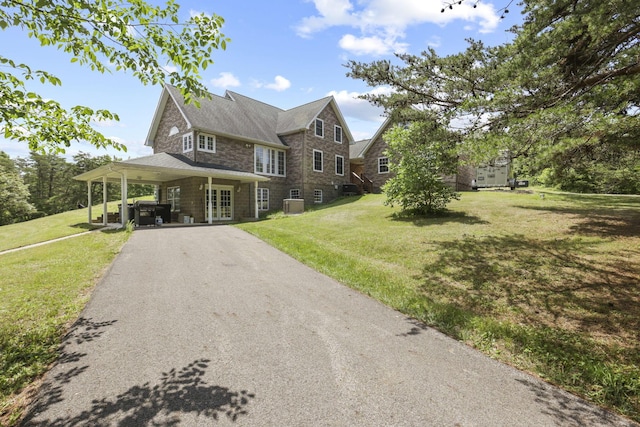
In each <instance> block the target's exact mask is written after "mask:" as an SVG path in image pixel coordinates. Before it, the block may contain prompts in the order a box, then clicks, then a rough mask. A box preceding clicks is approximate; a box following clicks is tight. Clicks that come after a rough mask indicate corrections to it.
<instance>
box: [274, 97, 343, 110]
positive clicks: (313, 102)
mask: <svg viewBox="0 0 640 427" xmlns="http://www.w3.org/2000/svg"><path fill="white" fill-rule="evenodd" d="M329 98H331V99H333V100H334V101H335V98H334V97H333V95H327V96H325V97H324V98H318V99H316V100H315V101H309V102H306V103H304V104H301V105H297V106H295V107H292V108H289V109H288V110H283V111H284V112H287V111H292V110H295V109H298V108H302V107H306V106H309V105H311V104H315V103H316V102H320V101H325V100H328V99H329Z"/></svg>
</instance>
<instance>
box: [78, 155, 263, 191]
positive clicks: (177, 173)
mask: <svg viewBox="0 0 640 427" xmlns="http://www.w3.org/2000/svg"><path fill="white" fill-rule="evenodd" d="M123 174H126V176H127V182H128V183H130V184H161V183H163V182H168V181H175V180H179V179H184V178H190V177H204V178H206V177H211V178H213V179H226V180H232V181H239V182H240V183H250V182H259V181H269V178H267V177H264V176H260V175H256V174H254V173H250V172H243V171H238V170H234V169H231V168H225V167H222V166H216V165H210V164H203V163H194V162H191V161H189V160H188V159H187V158H186V157H184V156H180V155H175V154H168V153H158V154H154V155H151V156H146V157H140V158H137V159H131V160H126V161H123V162H112V163H109V164H107V165H104V166H100V167H99V168H96V169H93V170H91V171H88V172H85V173H83V174H80V175H78V176H75V177H74V179H76V180H78V181H96V182H97V181H102V180H103V179H104V178H105V177H106V179H107V182H121V179H122V176H123Z"/></svg>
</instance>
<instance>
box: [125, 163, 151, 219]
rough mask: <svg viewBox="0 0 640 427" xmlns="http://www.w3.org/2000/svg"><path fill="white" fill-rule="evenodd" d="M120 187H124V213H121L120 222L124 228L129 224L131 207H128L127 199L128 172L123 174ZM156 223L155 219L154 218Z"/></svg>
mask: <svg viewBox="0 0 640 427" xmlns="http://www.w3.org/2000/svg"><path fill="white" fill-rule="evenodd" d="M120 185H121V186H122V192H121V194H122V212H121V213H120V216H121V218H120V222H121V224H122V226H123V227H124V226H125V225H127V222H129V207H128V206H127V199H128V198H129V197H128V196H129V195H128V194H127V187H128V185H127V172H126V171H124V172H122V178H120ZM154 221H155V218H154Z"/></svg>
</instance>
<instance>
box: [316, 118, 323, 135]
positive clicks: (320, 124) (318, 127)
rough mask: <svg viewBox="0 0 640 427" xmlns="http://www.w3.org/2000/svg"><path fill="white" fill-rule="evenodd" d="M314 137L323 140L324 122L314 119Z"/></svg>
mask: <svg viewBox="0 0 640 427" xmlns="http://www.w3.org/2000/svg"><path fill="white" fill-rule="evenodd" d="M316 136H319V137H320V138H324V121H322V120H321V119H316Z"/></svg>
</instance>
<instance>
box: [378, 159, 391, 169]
mask: <svg viewBox="0 0 640 427" xmlns="http://www.w3.org/2000/svg"><path fill="white" fill-rule="evenodd" d="M378 173H389V158H388V157H378Z"/></svg>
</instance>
